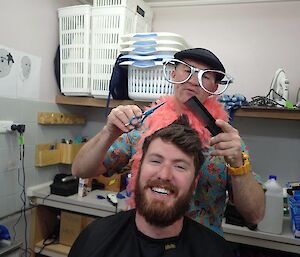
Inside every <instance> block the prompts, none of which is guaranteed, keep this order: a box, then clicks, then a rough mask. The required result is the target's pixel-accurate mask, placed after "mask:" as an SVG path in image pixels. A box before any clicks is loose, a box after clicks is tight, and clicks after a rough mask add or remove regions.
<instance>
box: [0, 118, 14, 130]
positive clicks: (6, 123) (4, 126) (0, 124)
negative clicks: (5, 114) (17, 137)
mask: <svg viewBox="0 0 300 257" xmlns="http://www.w3.org/2000/svg"><path fill="white" fill-rule="evenodd" d="M13 124H14V122H13V121H10V120H0V133H9V132H11V125H13Z"/></svg>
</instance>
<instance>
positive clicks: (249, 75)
mask: <svg viewBox="0 0 300 257" xmlns="http://www.w3.org/2000/svg"><path fill="white" fill-rule="evenodd" d="M153 9H154V20H153V31H168V32H174V33H178V34H180V35H182V36H183V37H185V39H186V40H187V42H188V43H189V44H190V45H191V46H192V47H205V48H208V49H210V50H212V51H213V52H214V53H215V54H216V55H217V56H219V57H220V59H221V60H222V62H223V63H224V65H225V67H226V70H227V71H228V73H229V74H231V75H232V76H233V77H234V78H235V83H234V84H233V85H232V87H231V89H229V90H228V91H227V93H229V94H233V93H241V94H244V95H245V96H246V97H247V98H248V99H249V100H251V97H252V96H256V95H261V96H263V95H266V94H267V93H268V91H269V89H270V84H271V81H272V78H273V76H274V73H275V71H276V69H277V68H280V67H281V68H283V69H285V71H286V73H287V76H288V79H289V80H290V82H291V84H290V100H292V101H295V100H296V93H297V90H298V87H299V86H300V29H299V27H300V15H299V14H300V2H299V1H297V2H286V1H285V2H283V1H282V2H271V3H252V4H226V5H201V6H189V7H154V8H153Z"/></svg>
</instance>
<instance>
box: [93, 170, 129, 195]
mask: <svg viewBox="0 0 300 257" xmlns="http://www.w3.org/2000/svg"><path fill="white" fill-rule="evenodd" d="M123 176H126V174H114V175H113V176H111V177H105V176H103V175H100V176H98V177H96V178H95V179H96V180H97V181H98V182H100V183H102V184H104V189H105V190H108V191H113V192H120V191H122V190H124V189H125V185H124V182H123V180H124V179H123Z"/></svg>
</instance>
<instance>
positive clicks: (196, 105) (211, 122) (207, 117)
mask: <svg viewBox="0 0 300 257" xmlns="http://www.w3.org/2000/svg"><path fill="white" fill-rule="evenodd" d="M185 105H186V106H187V107H188V108H189V109H190V110H191V111H192V112H193V113H194V114H195V115H196V116H197V117H198V118H200V119H201V120H202V121H203V123H204V125H205V127H206V128H207V129H208V130H209V132H210V133H211V134H212V136H216V135H218V134H219V133H222V132H223V131H222V129H221V128H220V127H218V126H217V125H216V120H215V118H214V117H213V116H212V115H211V114H210V113H209V111H208V110H207V109H206V108H205V107H204V105H203V104H202V103H201V102H200V101H199V100H198V98H197V97H196V96H193V97H191V98H190V99H189V100H188V101H186V103H185Z"/></svg>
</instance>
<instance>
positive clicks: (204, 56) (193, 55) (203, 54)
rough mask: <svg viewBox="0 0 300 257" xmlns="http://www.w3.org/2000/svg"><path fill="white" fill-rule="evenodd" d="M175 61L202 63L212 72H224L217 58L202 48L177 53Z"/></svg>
mask: <svg viewBox="0 0 300 257" xmlns="http://www.w3.org/2000/svg"><path fill="white" fill-rule="evenodd" d="M174 57H175V59H178V60H181V61H182V60H183V59H191V60H195V61H199V62H202V63H204V64H206V65H207V66H209V68H210V69H212V70H219V71H223V72H225V68H224V66H223V64H222V63H221V61H220V60H219V58H218V57H217V56H215V55H214V54H213V53H212V52H211V51H209V50H207V49H204V48H191V49H186V50H182V51H180V52H177V53H176V54H175V55H174Z"/></svg>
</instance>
